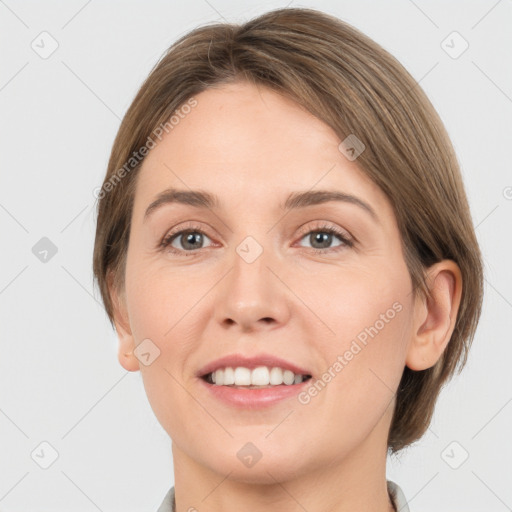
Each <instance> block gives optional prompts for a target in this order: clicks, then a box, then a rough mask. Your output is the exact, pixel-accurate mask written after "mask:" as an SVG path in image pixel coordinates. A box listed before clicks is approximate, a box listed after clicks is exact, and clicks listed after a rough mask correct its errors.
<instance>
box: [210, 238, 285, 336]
mask: <svg viewBox="0 0 512 512" xmlns="http://www.w3.org/2000/svg"><path fill="white" fill-rule="evenodd" d="M250 250H254V247H250ZM271 260H272V258H270V257H268V254H267V252H266V251H263V252H262V253H261V254H260V255H259V256H258V257H257V258H256V259H254V260H252V258H251V257H249V258H248V257H247V256H246V254H245V253H244V252H243V248H240V251H239V252H237V251H235V254H234V257H233V261H232V267H231V269H230V271H229V272H228V274H227V275H226V276H225V277H224V279H223V280H222V283H219V284H220V286H219V289H218V294H217V297H216V305H215V319H216V320H217V322H219V323H220V324H221V325H222V327H223V328H234V326H237V327H238V329H239V330H240V331H241V332H252V331H257V330H272V329H275V328H278V327H279V326H282V325H284V324H285V323H286V322H287V321H288V319H289V317H290V306H291V302H290V301H291V295H292V294H291V293H290V291H289V289H288V288H287V287H286V285H285V284H283V280H282V279H280V276H279V274H280V267H279V266H278V264H277V263H276V260H275V259H274V260H272V261H271ZM230 326H231V327H230Z"/></svg>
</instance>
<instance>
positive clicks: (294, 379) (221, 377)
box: [201, 366, 311, 390]
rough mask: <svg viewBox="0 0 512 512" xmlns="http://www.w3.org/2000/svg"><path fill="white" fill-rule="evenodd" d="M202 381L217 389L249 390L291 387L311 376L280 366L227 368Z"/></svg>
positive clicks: (218, 370)
mask: <svg viewBox="0 0 512 512" xmlns="http://www.w3.org/2000/svg"><path fill="white" fill-rule="evenodd" d="M201 379H203V380H204V381H205V382H206V383H208V384H211V385H213V386H216V387H217V386H219V387H221V386H222V387H228V388H234V389H246V390H249V389H270V388H282V387H290V386H294V385H297V384H302V383H303V382H305V381H308V380H309V379H311V375H310V374H304V373H295V372H293V371H291V370H289V369H285V368H281V367H279V366H271V367H270V366H257V367H255V368H247V367H244V366H237V367H232V366H226V367H222V368H218V369H216V370H215V371H212V372H208V373H205V374H203V375H201Z"/></svg>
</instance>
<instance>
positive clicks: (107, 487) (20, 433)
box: [0, 0, 512, 512]
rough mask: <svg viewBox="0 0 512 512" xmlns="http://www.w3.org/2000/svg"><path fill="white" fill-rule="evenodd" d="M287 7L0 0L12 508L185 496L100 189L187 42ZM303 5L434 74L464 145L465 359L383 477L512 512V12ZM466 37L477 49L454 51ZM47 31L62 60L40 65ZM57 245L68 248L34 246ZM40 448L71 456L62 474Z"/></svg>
mask: <svg viewBox="0 0 512 512" xmlns="http://www.w3.org/2000/svg"><path fill="white" fill-rule="evenodd" d="M287 3H288V2H287V1H286V2H285V1H282V2H278V1H256V0H254V1H245V2H243V3H242V2H237V1H234V0H231V1H229V0H209V1H206V0H189V1H187V2H186V3H182V2H179V3H178V2H169V1H165V2H164V1H156V0H153V1H150V2H142V1H139V2H134V1H131V2H126V1H125V2H121V1H111V2H108V3H107V2H100V1H98V0H93V1H88V2H87V1H84V0H76V1H68V2H49V1H45V2H36V1H24V2H22V1H15V0H0V39H1V48H2V52H1V56H0V59H1V60H0V108H1V117H0V129H1V133H0V145H1V146H0V155H1V156H0V159H1V160H0V161H1V188H0V222H1V227H2V244H1V251H0V262H1V267H0V268H1V273H0V315H1V316H0V328H1V346H0V510H1V511H3V512H7V511H18V512H19V511H24V512H32V511H45V512H48V511H69V510H74V511H76V512H78V511H84V512H85V511H95V510H101V511H121V510H122V511H126V512H130V511H139V512H140V511H142V510H145V511H148V512H151V511H155V510H156V508H157V507H158V505H159V504H160V502H161V500H162V498H163V496H164V494H165V493H166V492H167V490H168V488H169V487H170V486H171V485H173V481H174V480H173V470H172V460H171V450H170V446H171V444H170V440H169V439H168V437H167V435H166V433H165V432H164V431H163V429H162V428H161V426H160V425H159V424H158V422H157V421H156V419H155V417H154V415H153V412H152V410H151V408H150V406H149V404H148V402H147V399H146V396H145V392H144V388H143V384H142V381H141V378H140V373H139V372H135V373H130V372H126V371H125V370H124V369H123V368H122V367H121V366H120V365H119V363H118V361H117V338H116V335H115V333H114V332H113V331H112V330H111V328H110V325H109V323H108V320H107V318H106V315H105V314H104V312H103V309H102V306H101V303H100V299H99V294H98V291H97V290H95V289H94V288H93V285H92V270H91V266H92V250H93V237H94V229H95V219H96V217H95V197H94V195H93V191H94V189H95V188H96V187H98V186H100V185H101V183H102V179H103V175H104V173H105V170H106V165H107V160H108V157H109V153H110V148H111V145H112V142H113V139H114V137H115V134H116V132H117V129H118V127H119V123H120V120H121V118H122V116H123V115H124V113H125V111H126V109H127V108H128V106H129V104H130V102H131V101H132V99H133V97H134V95H135V93H136V91H137V90H138V88H139V86H140V85H141V83H142V81H143V79H144V78H145V77H146V75H147V74H148V73H149V71H150V69H151V68H152V67H153V65H154V64H155V63H156V61H157V60H158V59H159V57H160V56H161V55H162V53H163V52H164V51H165V50H166V48H167V47H168V46H169V45H170V44H171V43H172V42H173V41H175V40H176V39H177V38H178V37H179V36H181V35H183V34H184V33H186V32H188V31H189V30H191V29H193V28H195V27H196V26H198V25H200V24H203V23H205V22H209V21H213V20H222V19H225V20H227V21H244V20H246V19H249V18H252V17H254V16H256V15H258V14H261V13H263V12H265V11H267V10H270V9H273V8H277V7H284V6H285V5H287ZM291 5H292V6H297V7H299V6H305V7H314V8H318V9H321V10H324V11H326V12H329V13H332V14H334V15H336V16H338V17H340V18H341V19H343V20H345V21H347V22H349V23H351V24H352V25H354V26H355V27H357V28H358V29H360V30H362V31H363V32H364V33H366V34H367V35H369V36H370V37H372V38H373V39H374V40H376V41H377V42H378V43H380V44H381V45H382V46H383V47H384V48H386V49H387V50H388V51H390V52H391V53H392V54H393V55H395V56H396V57H397V58H398V59H399V60H400V61H401V62H402V63H403V64H404V66H405V67H406V68H407V69H408V70H409V71H410V73H411V74H412V75H413V76H414V77H415V78H416V80H418V81H419V82H420V85H421V87H422V88H423V89H424V90H425V91H426V93H427V94H428V96H429V97H430V99H431V101H432V103H433V104H434V106H435V107H436V109H437V110H438V112H439V113H440V115H441V117H442V119H443V121H444V123H445V124H446V127H447V129H448V132H449V134H450V136H451V138H452V141H453V144H454V146H455V149H456V151H457V154H458V158H459V161H460V163H461V166H462V169H463V173H464V179H465V184H466V188H467V193H468V196H469V200H470V204H471V209H472V215H473V219H474V222H475V225H476V226H477V235H478V238H479V241H480V243H481V246H482V250H483V254H484V257H485V275H486V289H485V291H486V297H485V306H484V311H483V316H482V319H481V323H480V326H479V329H478V333H477V336H476V339H475V342H474V345H473V349H472V352H471V356H470V359H469V363H468V365H467V367H466V369H465V370H464V372H463V373H462V374H461V375H460V376H458V377H455V379H454V380H453V381H452V382H451V383H450V384H449V385H448V386H447V387H446V388H445V389H444V391H443V393H442V395H441V397H440V400H439V402H438V405H437V409H436V414H435V417H434V420H433V422H432V424H431V428H430V430H429V432H428V434H427V435H426V436H425V437H424V438H423V439H422V440H421V441H420V442H418V443H416V444H415V445H413V446H412V447H411V448H410V449H408V450H406V451H405V452H403V454H402V455H401V456H400V458H399V459H398V460H394V459H393V460H390V461H389V466H388V478H389V479H392V480H394V481H395V482H397V483H398V484H399V485H400V486H401V487H402V489H403V491H404V493H405V495H406V497H407V499H408V500H409V505H410V508H411V512H421V511H432V510H436V511H438V512H447V511H453V510H465V511H468V512H469V511H478V512H481V511H483V510H485V511H487V512H493V511H496V512H501V511H505V510H511V507H512V488H511V486H510V483H511V481H512V462H511V461H512V443H511V441H510V432H511V431H512V429H511V423H512V421H511V420H512V403H511V401H512V380H511V370H510V365H511V361H512V344H511V340H510V332H511V328H512V320H511V319H512V309H511V308H512V278H511V273H510V271H509V268H510V253H511V219H512V172H511V163H510V162H511V159H510V149H511V142H512V65H511V57H510V55H511V50H512V30H511V28H510V27H512V1H511V0H501V1H483V0H482V1H463V0H458V1H452V2H449V3H448V2H443V1H420V0H417V1H415V2H413V1H411V0H394V1H392V2H390V1H388V2H378V1H377V0H374V1H355V0H350V1H337V2H335V1H316V2H315V1H311V2H306V3H300V4H299V3H298V2H292V3H291ZM43 31H47V32H48V33H49V34H50V35H51V36H50V37H48V36H44V35H43V36H40V33H41V32H43ZM453 31H456V32H458V33H459V34H460V36H461V37H462V38H463V39H464V40H465V41H467V43H468V44H469V47H468V48H467V50H466V51H465V52H464V53H462V54H461V55H459V56H458V57H457V58H454V55H455V54H456V53H458V52H459V51H460V50H461V49H463V46H462V45H463V44H464V41H463V40H462V39H460V38H458V36H457V35H453V34H452V33H453ZM42 38H46V39H44V40H42ZM52 38H53V39H54V40H55V41H57V43H58V48H57V49H56V51H55V52H54V53H53V54H52V55H50V56H48V57H47V58H42V57H41V56H40V53H41V52H43V51H49V50H50V49H51V44H52ZM443 41H445V42H444V43H443ZM31 45H33V46H35V47H36V48H38V51H39V53H37V52H36V51H35V50H34V49H33V48H32V46H31ZM447 52H448V53H447ZM449 52H451V54H452V55H450V54H449ZM43 237H47V238H48V239H49V240H51V242H52V243H53V244H54V245H55V246H56V248H57V253H56V254H55V255H53V256H52V254H51V252H49V253H48V254H47V255H45V253H44V252H42V253H41V252H38V250H39V251H44V247H43V249H41V248H40V247H39V246H36V244H37V243H38V242H39V241H40V239H41V238H43ZM41 243H43V244H44V243H45V242H41ZM46 243H47V242H46ZM34 246H36V249H35V250H34V252H35V253H36V254H34V252H33V247H34ZM36 255H38V256H39V257H37V256H36ZM45 256H46V258H47V261H46V262H43V261H41V260H40V258H44V257H45ZM43 442H47V443H49V444H50V445H51V446H52V447H53V449H55V450H56V452H57V453H58V458H57V460H55V462H53V464H52V465H51V466H50V467H48V469H43V468H42V467H41V464H43V465H44V464H45V463H49V462H51V454H52V451H51V448H49V447H48V446H47V445H41V443H43ZM453 442H455V443H456V444H451V443H453ZM447 447H448V448H447ZM466 452H467V454H468V455H469V456H468V458H467V460H465V461H464V462H463V463H462V465H460V464H461V462H462V460H463V458H464V456H465V453H466ZM450 465H451V466H459V465H460V467H458V468H457V469H454V468H453V467H450ZM311 512H313V511H311Z"/></svg>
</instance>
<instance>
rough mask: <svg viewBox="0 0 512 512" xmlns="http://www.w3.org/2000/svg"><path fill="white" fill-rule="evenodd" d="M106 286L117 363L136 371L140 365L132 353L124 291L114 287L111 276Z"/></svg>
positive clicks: (132, 340)
mask: <svg viewBox="0 0 512 512" xmlns="http://www.w3.org/2000/svg"><path fill="white" fill-rule="evenodd" d="M108 288H109V292H110V297H111V299H112V307H113V317H114V318H113V320H114V325H115V328H116V333H117V338H118V340H119V345H118V349H117V358H118V360H119V364H120V365H121V366H122V367H123V368H124V369H125V370H128V371H130V372H135V371H138V370H140V366H139V361H138V359H137V358H136V357H135V355H134V354H133V351H134V349H135V342H134V339H133V334H132V331H131V327H130V322H129V318H128V312H127V308H126V300H125V296H124V293H123V291H118V290H117V289H116V287H115V286H114V284H113V278H112V277H109V279H108Z"/></svg>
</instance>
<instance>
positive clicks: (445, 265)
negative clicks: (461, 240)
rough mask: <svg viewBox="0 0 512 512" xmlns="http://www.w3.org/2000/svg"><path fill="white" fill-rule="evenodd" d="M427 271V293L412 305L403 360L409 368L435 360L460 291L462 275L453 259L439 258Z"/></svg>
mask: <svg viewBox="0 0 512 512" xmlns="http://www.w3.org/2000/svg"><path fill="white" fill-rule="evenodd" d="M427 273H428V275H427V283H428V286H429V289H430V297H429V298H428V299H425V300H423V299H421V298H417V300H416V302H415V305H414V325H413V337H412V340H411V342H410V344H409V347H408V349H407V357H406V360H405V363H406V365H407V366H408V367H409V368H410V369H411V370H426V369H427V368H430V367H432V366H434V365H435V364H436V363H437V361H438V360H439V358H440V357H441V355H442V354H443V352H444V350H445V348H446V346H447V345H448V342H449V341H450V338H451V336H452V333H453V329H454V328H455V321H456V319H457V312H458V310H459V305H460V299H461V295H462V275H461V272H460V269H459V266H458V265H457V264H456V263H455V262H454V261H452V260H443V261H440V262H439V263H436V264H434V265H432V266H431V267H429V269H428V271H427Z"/></svg>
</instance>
